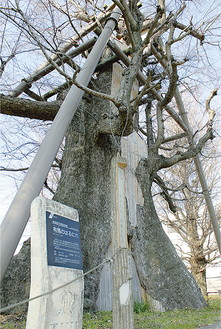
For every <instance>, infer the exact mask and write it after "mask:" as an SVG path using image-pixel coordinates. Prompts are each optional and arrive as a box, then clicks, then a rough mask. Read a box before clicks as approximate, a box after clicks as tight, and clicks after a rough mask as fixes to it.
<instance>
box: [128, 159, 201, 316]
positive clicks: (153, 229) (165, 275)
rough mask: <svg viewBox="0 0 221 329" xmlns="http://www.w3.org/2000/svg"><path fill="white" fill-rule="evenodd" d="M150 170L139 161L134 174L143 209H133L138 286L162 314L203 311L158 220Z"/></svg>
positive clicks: (147, 162) (195, 288)
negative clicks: (159, 305) (163, 312)
mask: <svg viewBox="0 0 221 329" xmlns="http://www.w3.org/2000/svg"><path fill="white" fill-rule="evenodd" d="M151 168H154V165H152V164H151V160H150V159H149V160H144V159H143V160H141V161H140V163H139V165H138V168H137V170H136V176H137V179H138V182H139V184H140V186H141V189H142V192H143V197H144V206H143V207H138V208H137V212H138V216H137V217H138V224H137V227H136V228H135V229H134V233H133V236H132V240H131V246H132V253H133V257H134V260H135V264H136V268H137V271H138V276H139V278H140V281H141V285H142V286H143V288H145V290H146V292H147V293H148V294H149V295H150V296H151V297H153V298H154V299H157V300H158V301H160V302H161V303H162V305H163V307H164V308H165V309H166V310H172V309H179V308H185V307H190V308H201V307H204V306H206V302H205V300H204V298H203V296H202V294H201V291H200V288H199V287H198V285H197V283H196V281H195V279H194V278H193V276H192V275H191V273H190V272H189V271H188V270H187V268H186V266H185V265H184V263H183V262H182V261H181V259H180V258H179V256H178V255H177V252H176V250H175V248H174V246H173V244H172V243H171V241H170V239H169V238H168V236H167V235H166V233H165V232H164V230H163V227H162V225H161V223H160V220H159V218H158V215H157V212H156V210H155V207H154V203H153V199H152V195H151V185H152V181H153V177H154V176H153V171H152V170H151Z"/></svg>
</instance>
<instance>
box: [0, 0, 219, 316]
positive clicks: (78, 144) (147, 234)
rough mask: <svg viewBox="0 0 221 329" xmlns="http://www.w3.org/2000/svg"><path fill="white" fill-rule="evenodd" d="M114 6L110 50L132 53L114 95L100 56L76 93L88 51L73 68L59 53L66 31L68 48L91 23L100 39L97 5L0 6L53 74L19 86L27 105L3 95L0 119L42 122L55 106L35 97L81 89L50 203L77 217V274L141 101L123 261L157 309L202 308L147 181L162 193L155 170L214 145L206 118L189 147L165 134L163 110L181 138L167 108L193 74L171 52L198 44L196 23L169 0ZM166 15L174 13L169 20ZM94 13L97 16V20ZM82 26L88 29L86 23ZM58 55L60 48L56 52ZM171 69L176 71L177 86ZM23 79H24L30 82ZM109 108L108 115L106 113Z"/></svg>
mask: <svg viewBox="0 0 221 329" xmlns="http://www.w3.org/2000/svg"><path fill="white" fill-rule="evenodd" d="M114 3H115V4H116V5H117V6H118V7H119V8H120V9H121V11H122V14H123V16H122V17H123V18H122V19H121V21H120V22H119V31H118V32H116V33H115V35H114V37H113V40H112V42H110V43H109V44H108V46H109V47H110V48H111V50H112V51H114V50H115V51H116V46H115V45H114V43H113V41H114V40H115V41H116V40H117V39H120V41H121V42H124V43H126V44H128V45H130V48H131V49H129V50H128V51H129V52H130V53H131V57H130V59H129V58H128V57H126V55H125V54H122V52H120V51H119V50H118V56H120V65H121V66H122V68H123V73H122V79H121V84H120V88H119V91H118V95H117V97H115V98H113V96H111V77H112V68H111V67H110V66H108V63H109V62H108V61H107V59H106V58H105V59H104V58H103V62H102V63H100V66H98V68H97V69H96V73H97V74H96V75H94V77H93V79H92V80H91V82H90V86H89V88H84V87H83V86H81V85H79V84H77V82H76V80H75V75H76V73H77V71H78V69H79V66H80V65H81V62H82V61H84V57H87V51H86V52H83V56H82V57H80V58H79V59H77V60H75V61H74V60H73V59H72V57H71V55H70V54H69V55H68V56H65V55H64V53H63V52H64V48H65V46H64V45H66V44H65V41H66V40H65V38H64V37H63V35H65V36H67V37H68V36H71V33H73V30H74V33H75V36H74V37H72V43H69V45H71V44H73V43H74V45H75V46H77V45H78V44H79V43H80V41H81V40H82V39H83V38H84V36H85V34H88V33H89V32H90V31H91V30H92V26H93V29H94V28H96V29H94V31H95V32H96V33H98V34H99V33H100V29H102V23H103V20H104V18H105V16H106V12H105V10H104V9H103V8H102V7H101V6H100V4H99V3H95V2H91V1H89V2H85V5H84V6H82V4H81V7H80V8H82V10H79V9H80V8H79V5H78V4H77V3H75V2H73V1H72V2H68V1H66V2H65V3H63V2H62V3H60V4H59V3H58V2H56V3H55V2H53V1H40V2H39V1H38V2H37V3H36V2H35V1H31V2H29V3H28V5H25V4H24V3H23V2H18V1H15V3H12V2H10V3H7V1H6V2H5V4H4V5H2V7H1V8H0V13H1V18H3V19H8V20H9V21H10V24H12V26H13V28H14V29H15V30H16V31H19V33H22V37H24V39H25V40H28V41H29V42H31V43H32V45H34V47H35V49H36V51H35V52H34V56H33V58H35V55H36V54H37V55H38V56H39V58H40V57H41V55H40V51H41V52H42V53H43V55H44V56H45V57H46V59H47V60H48V62H49V64H50V65H52V66H53V67H54V68H56V73H52V79H51V80H50V81H49V80H48V79H46V78H45V81H44V80H43V82H41V83H40V82H39V83H38V84H37V85H36V87H35V91H34V93H33V91H30V85H28V83H27V81H24V83H27V89H26V90H25V93H26V94H27V95H29V96H31V97H32V98H34V99H35V100H36V101H35V102H33V101H30V100H22V99H15V98H12V97H9V96H2V98H1V104H2V112H3V113H4V114H10V115H17V116H23V117H30V118H31V119H33V118H36V119H41V120H51V119H52V118H53V116H54V113H56V111H57V109H58V103H57V102H53V103H52V102H44V101H43V100H45V99H48V97H49V96H51V95H54V94H55V93H56V92H57V91H59V90H61V88H64V86H65V87H66V88H67V87H68V86H69V85H71V84H72V83H75V84H77V86H78V87H79V88H83V90H85V91H86V94H85V96H84V98H83V100H82V102H81V105H80V106H79V109H78V111H77V113H76V114H75V117H74V119H73V121H72V124H71V125H70V127H69V130H68V132H67V134H66V141H65V150H64V154H63V158H62V174H61V178H60V180H59V184H58V188H57V191H56V193H55V196H54V199H55V200H57V201H59V202H62V203H64V204H67V205H70V206H72V207H74V208H76V209H78V211H79V215H80V230H81V241H82V252H83V265H84V270H85V271H86V270H88V269H90V268H92V267H94V266H96V265H97V264H99V263H100V262H101V261H102V260H103V258H104V254H105V252H106V250H107V248H108V246H109V244H110V222H109V219H110V201H109V200H110V175H109V172H110V161H111V158H112V157H113V156H115V155H117V154H118V152H120V150H121V146H120V138H121V137H122V136H125V135H129V134H131V133H132V132H133V130H134V129H137V128H138V123H137V120H136V118H137V117H138V114H139V113H141V115H143V112H144V110H143V105H142V104H146V105H145V113H146V119H145V121H146V122H145V126H144V127H142V128H141V129H140V131H141V132H143V133H144V135H146V136H147V148H148V158H147V159H142V160H141V161H140V163H139V165H138V167H137V170H136V176H137V179H138V182H139V184H140V186H141V189H142V192H143V197H144V206H143V207H137V216H138V223H139V224H138V226H137V227H136V228H134V229H132V228H131V230H130V231H129V236H130V239H131V246H132V255H133V257H134V260H135V264H136V268H137V271H138V275H139V278H140V281H141V285H142V286H143V287H144V288H145V289H146V291H147V292H148V293H149V294H150V295H151V296H152V297H154V298H155V299H158V300H159V301H161V303H162V304H163V306H164V307H165V308H166V309H173V308H182V307H203V306H204V305H205V301H204V299H203V297H202V295H201V293H200V290H199V288H198V286H197V285H196V283H195V281H194V279H193V277H192V276H191V274H190V273H189V272H188V271H187V269H186V267H185V266H184V264H183V263H182V261H181V260H180V258H179V257H178V255H177V253H176V251H175V249H174V247H173V245H172V243H171V242H170V240H169V239H168V237H167V236H166V234H165V232H164V231H163V229H162V226H161V223H160V221H159V218H158V216H157V213H156V210H155V207H154V203H153V198H152V193H151V188H152V184H153V182H154V181H157V182H158V184H159V185H161V186H162V181H161V180H160V177H159V175H158V174H157V172H158V171H160V170H162V169H164V168H168V167H171V166H173V165H174V164H176V163H178V162H180V161H184V160H186V159H189V158H191V157H194V156H195V155H196V154H198V153H199V152H200V151H201V149H202V147H203V146H204V144H205V143H206V142H207V141H208V140H209V139H212V138H213V132H212V121H209V124H208V125H207V126H205V127H204V130H202V132H203V133H202V134H198V133H197V132H196V133H195V135H194V141H195V143H196V144H195V146H194V147H193V145H188V141H187V139H186V134H185V133H184V134H183V135H182V136H180V135H179V136H177V135H175V136H174V135H172V136H171V134H170V130H169V128H167V118H168V114H167V113H169V116H170V117H172V118H173V120H174V124H176V125H179V126H181V127H182V128H183V129H184V132H185V125H184V123H183V122H182V119H181V118H180V117H179V115H178V113H177V111H176V109H175V108H172V107H170V106H169V105H168V104H169V103H170V102H171V100H172V98H173V95H174V93H175V90H176V87H177V84H178V81H179V83H182V84H183V85H185V84H186V85H188V87H190V84H189V82H190V79H188V75H190V74H191V75H192V76H193V78H194V79H195V77H197V74H199V72H196V71H193V67H191V66H189V65H188V66H187V65H186V62H187V55H188V52H187V53H186V51H185V50H183V51H180V50H181V49H186V48H185V47H186V45H188V47H191V42H193V41H192V40H197V43H196V47H197V46H198V40H199V41H200V42H203V40H204V38H205V35H204V34H203V33H201V31H200V30H199V28H197V24H198V23H195V24H196V28H195V27H194V26H193V23H192V22H191V21H190V20H187V19H186V17H185V14H183V13H184V12H185V11H184V9H185V5H182V6H181V7H180V8H179V6H177V2H176V1H175V2H174V3H173V2H170V4H169V5H168V6H166V8H163V7H164V5H165V4H164V1H161V2H160V4H161V8H160V7H157V8H156V7H155V5H153V4H152V3H151V2H150V3H148V4H147V5H145V6H144V7H143V8H142V12H143V13H142V12H141V10H140V9H139V8H138V6H137V2H136V1H129V4H126V3H125V1H123V0H122V1H119V2H118V1H114ZM196 4H197V3H196ZM179 5H180V4H179ZM36 8H37V9H36ZM214 8H215V6H214ZM170 9H172V10H173V14H172V13H169V10H170ZM212 12H213V11H212ZM99 13H102V14H101V15H100V16H99ZM210 13H211V12H210ZM92 14H93V16H92ZM49 18H50V20H49ZM76 18H78V20H76V21H74V24H73V19H76ZM178 20H183V22H182V23H180V22H179V21H178ZM90 21H92V22H93V23H91V24H90V23H88V24H87V25H85V24H86V23H87V22H90ZM187 21H188V22H187ZM215 21H216V16H214V17H213V18H212V19H211V20H210V21H208V20H205V23H204V25H203V27H205V26H206V27H207V30H206V31H209V26H211V25H212V24H213V23H214V22H215ZM55 22H56V23H55ZM85 22H86V23H85ZM186 23H187V24H186ZM71 28H72V29H71ZM142 31H144V34H143V36H142ZM86 32H87V33H86ZM17 33H18V32H17ZM185 40H187V43H185V42H186V41H185ZM190 40H191V41H190ZM180 45H182V46H183V47H184V48H181V46H180ZM62 47H63V48H62ZM205 48H206V47H204V49H203V50H206V49H205ZM61 49H63V51H61ZM192 49H195V46H194V47H193V48H191V50H192ZM67 50H68V47H66V48H65V51H67ZM197 50H198V51H199V49H197ZM171 52H173V54H174V55H173V56H172V53H171ZM190 53H191V52H190ZM200 53H201V51H200ZM52 54H53V55H52ZM51 55H52V57H50V56H51ZM194 55H195V54H194ZM39 58H37V61H38V60H39ZM117 60H118V61H119V57H118V58H116V57H114V58H112V59H111V62H113V61H117ZM26 64H27V63H26ZM49 64H48V65H49ZM164 64H165V65H164ZM50 65H49V66H50ZM200 65H201V64H200ZM30 67H31V65H30ZM190 67H191V68H190ZM141 69H142V70H143V73H141V71H140V70H141ZM186 70H187V71H188V74H187V75H186ZM194 70H195V68H194ZM178 71H179V74H181V78H179V79H178V73H177V72H178ZM73 74H74V77H73ZM58 77H60V79H59V81H60V84H61V77H62V79H63V81H64V82H65V85H63V86H62V87H61V88H58V89H54V91H53V92H50V93H46V91H48V89H50V88H51V87H52V86H53V88H55V87H56V79H58ZM53 78H54V79H53ZM136 78H138V80H139V81H140V84H141V85H140V92H139V95H138V96H137V97H136V98H135V99H132V100H131V90H132V87H133V83H134V81H135V79H136ZM57 81H58V80H57ZM31 82H33V81H29V83H31ZM194 82H195V81H194ZM159 89H160V92H159V91H158V90H159ZM43 93H44V94H43ZM98 96H99V97H100V100H99V101H98V100H97V97H98ZM110 101H111V102H112V103H113V104H114V106H115V108H116V110H113V105H111V104H110ZM21 102H22V106H21ZM19 104H20V105H19ZM141 105H142V106H141ZM104 109H105V111H104ZM165 110H166V111H165ZM153 113H154V114H153ZM152 118H154V119H155V118H156V120H153V119H152ZM167 129H168V130H167ZM180 137H182V138H184V148H183V149H182V151H179V152H175V153H174V154H172V155H171V156H170V157H166V156H164V155H163V154H162V152H161V150H160V147H161V144H162V143H163V144H165V143H167V142H168V138H169V139H170V140H171V139H172V140H173V141H174V143H175V141H176V140H177V139H178V138H180ZM168 201H169V199H168ZM99 276H100V271H97V272H93V274H91V276H89V277H87V278H86V281H85V305H86V307H88V308H90V309H92V308H93V307H94V305H95V302H96V298H97V294H98V284H99Z"/></svg>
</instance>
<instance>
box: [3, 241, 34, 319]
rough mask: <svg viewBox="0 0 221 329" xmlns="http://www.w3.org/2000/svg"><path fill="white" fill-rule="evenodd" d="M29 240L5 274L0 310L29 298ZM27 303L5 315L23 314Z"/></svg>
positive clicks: (26, 308) (13, 259)
mask: <svg viewBox="0 0 221 329" xmlns="http://www.w3.org/2000/svg"><path fill="white" fill-rule="evenodd" d="M30 278H31V275H30V238H29V239H28V240H26V241H25V242H24V243H23V246H22V249H21V250H20V252H19V253H18V254H17V255H15V256H14V257H13V258H12V260H11V262H10V264H9V267H8V269H7V271H6V273H5V276H4V279H3V280H2V283H1V287H0V296H1V297H0V302H1V308H3V307H6V306H8V305H12V304H15V303H18V302H21V301H23V300H25V299H28V298H29V292H30ZM27 310H28V303H25V304H23V305H20V306H16V307H13V308H11V309H9V310H8V311H7V312H6V313H8V314H9V313H15V312H25V311H27Z"/></svg>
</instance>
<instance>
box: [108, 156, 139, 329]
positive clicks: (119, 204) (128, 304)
mask: <svg viewBox="0 0 221 329" xmlns="http://www.w3.org/2000/svg"><path fill="white" fill-rule="evenodd" d="M126 166H127V165H126V160H125V159H124V158H122V157H114V158H113V159H112V162H111V236H112V253H113V254H114V257H113V263H112V303H113V329H119V328H120V329H133V328H134V317H133V294H132V288H133V286H132V259H131V253H130V250H129V248H128V241H127V216H126V198H125V167H126ZM119 250H120V251H119Z"/></svg>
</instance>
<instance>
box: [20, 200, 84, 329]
mask: <svg viewBox="0 0 221 329" xmlns="http://www.w3.org/2000/svg"><path fill="white" fill-rule="evenodd" d="M31 231H32V232H31V290H30V298H33V297H35V296H39V295H42V294H45V293H47V292H49V293H48V294H46V295H43V296H42V297H40V298H37V299H35V300H33V301H30V302H29V307H28V316H27V324H26V329H81V328H82V319H83V297H84V296H83V295H84V281H83V277H82V278H80V279H78V280H76V281H74V282H73V283H71V284H69V285H65V284H66V283H69V282H70V281H73V280H74V279H75V278H77V277H79V276H81V275H82V274H83V271H82V258H81V245H80V233H79V219H78V212H77V210H76V209H73V208H70V207H67V206H65V205H62V204H60V203H58V202H55V201H51V200H47V199H45V198H43V197H37V198H36V199H35V200H34V201H33V202H32V206H31ZM60 286H63V287H62V288H59V289H56V288H58V287H60Z"/></svg>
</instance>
